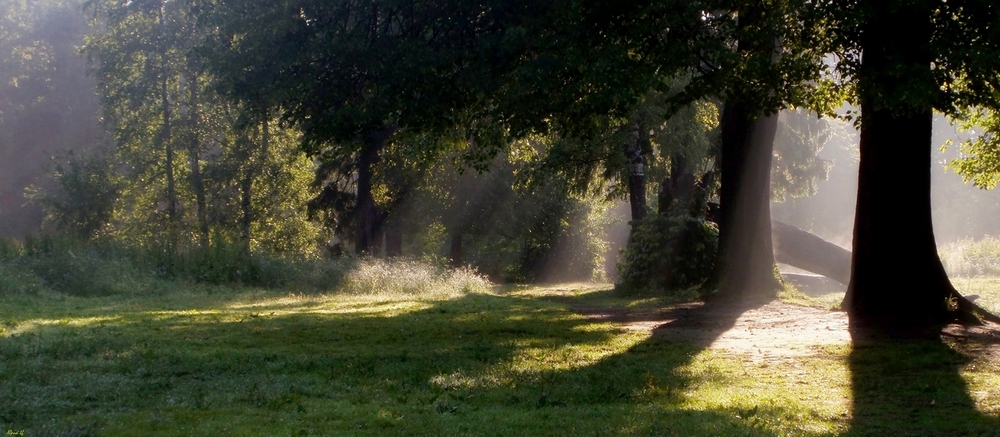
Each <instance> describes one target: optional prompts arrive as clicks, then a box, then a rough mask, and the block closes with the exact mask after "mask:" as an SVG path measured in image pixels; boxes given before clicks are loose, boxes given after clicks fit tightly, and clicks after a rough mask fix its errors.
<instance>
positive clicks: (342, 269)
mask: <svg viewBox="0 0 1000 437" xmlns="http://www.w3.org/2000/svg"><path fill="white" fill-rule="evenodd" d="M199 284H200V285H205V286H222V287H235V288H243V287H258V288H264V289H280V290H283V291H285V292H296V293H347V294H355V295H382V296H385V295H397V294H404V295H426V296H454V295H459V294H462V293H467V292H488V291H489V290H491V287H492V284H491V283H490V282H489V281H488V280H486V279H485V278H484V277H483V276H482V275H479V274H478V273H477V272H475V271H474V270H472V269H469V268H463V269H448V268H445V267H444V266H442V265H441V264H440V263H436V262H433V261H425V260H419V259H407V258H397V259H392V260H383V259H373V258H352V257H343V258H337V259H327V258H319V257H313V258H306V257H301V258H294V257H275V256H268V255H266V254H253V255H247V254H246V253H245V252H244V251H242V250H241V249H240V248H238V247H234V246H226V245H219V246H215V247H212V248H210V249H209V250H206V251H191V252H187V253H181V254H174V255H168V254H167V253H165V252H164V251H162V250H155V249H130V248H125V247H121V246H114V245H101V244H93V243H86V244H85V243H79V242H76V241H73V240H72V239H68V238H63V237H49V236H46V237H36V238H28V239H26V240H25V242H24V243H19V242H16V241H12V240H2V241H0V295H38V294H40V293H60V294H65V295H71V296H80V297H94V296H115V295H148V294H162V293H165V292H168V291H169V290H171V289H173V288H176V287H187V286H193V285H199Z"/></svg>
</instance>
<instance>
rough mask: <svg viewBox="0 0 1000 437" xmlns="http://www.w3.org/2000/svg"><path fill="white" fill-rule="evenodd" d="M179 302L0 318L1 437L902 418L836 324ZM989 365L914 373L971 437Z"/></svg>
mask: <svg viewBox="0 0 1000 437" xmlns="http://www.w3.org/2000/svg"><path fill="white" fill-rule="evenodd" d="M130 299H131V298H130ZM187 299H189V305H187V306H184V305H183V304H182V302H181V301H182V300H183V299H182V298H178V297H162V298H149V299H148V300H141V299H140V300H134V299H132V300H129V301H128V302H118V304H117V305H116V302H114V301H112V300H111V298H92V300H91V301H89V302H93V303H94V304H96V305H95V306H94V307H90V308H88V307H87V305H85V304H84V303H86V302H87V301H78V300H70V301H59V303H58V304H54V303H52V302H48V303H46V301H45V300H44V299H41V300H39V301H36V302H35V303H34V304H32V305H21V306H19V307H17V308H15V309H11V307H9V306H5V307H0V308H2V309H0V312H4V311H6V312H8V313H14V312H20V313H22V314H21V316H22V318H21V319H20V320H21V322H16V323H13V322H12V323H8V324H6V325H5V327H6V329H8V330H9V329H18V328H19V327H20V326H22V325H23V326H25V327H26V328H24V330H23V331H19V332H17V333H16V334H9V335H7V336H5V337H0V375H2V376H3V379H2V381H4V382H2V383H0V404H2V405H4V406H5V409H4V410H3V411H0V422H2V423H0V425H4V426H8V427H13V428H12V429H15V428H16V429H20V428H26V429H31V430H34V431H35V432H36V433H38V434H72V433H75V435H81V434H82V435H87V434H111V435H117V434H142V435H175V434H169V433H168V431H170V432H174V431H176V430H185V434H187V435H226V434H228V435H233V434H240V435H245V434H281V435H285V434H296V433H298V434H304V435H329V434H331V433H334V434H340V433H362V434H399V433H415V434H436V435H454V434H501V435H515V434H518V433H519V432H522V431H523V430H524V429H532V430H536V431H537V432H539V433H545V434H573V435H576V434H591V433H597V434H611V435H622V434H628V435H632V434H652V435H830V434H841V433H852V432H853V433H855V434H866V433H870V431H875V430H879V429H883V428H882V427H886V426H893V425H892V424H893V420H906V417H905V416H901V417H900V418H898V419H896V418H893V417H891V416H892V415H891V414H888V413H885V412H882V411H880V410H877V405H878V402H876V401H878V400H879V396H882V395H881V394H879V393H880V392H879V391H878V390H882V388H881V387H883V386H882V385H879V383H878V381H877V379H876V377H877V375H878V374H879V373H878V372H879V370H878V369H877V368H874V367H870V366H871V364H870V363H871V358H869V357H870V353H869V352H863V354H862V355H859V353H861V352H857V351H855V350H854V349H852V347H851V346H850V345H849V343H848V342H847V341H846V340H845V338H844V335H846V329H842V325H841V324H842V323H844V320H846V319H844V318H843V314H842V313H836V312H829V311H824V310H818V309H814V308H806V307H800V306H793V305H789V304H786V303H780V302H773V303H770V304H766V305H756V306H750V307H748V308H741V307H736V308H729V309H718V308H709V307H705V306H703V305H702V304H666V303H664V299H663V298H627V297H621V296H617V295H615V294H614V293H613V292H611V291H610V288H609V287H608V286H607V285H589V284H588V285H547V286H542V287H521V288H517V289H506V290H505V289H498V290H497V291H496V292H494V293H492V294H484V293H470V294H466V295H464V296H461V297H453V298H446V299H440V298H428V297H415V296H409V297H406V296H397V297H395V298H386V297H381V298H376V297H372V296H350V295H319V296H299V295H281V294H275V293H271V294H268V293H263V292H257V291H255V292H251V293H249V294H245V293H236V292H233V293H230V294H225V293H222V294H221V295H218V296H201V297H197V296H187ZM95 307H96V308H99V309H100V310H98V309H95ZM109 308H119V309H121V310H120V311H115V310H111V309H109ZM126 309H127V310H126ZM5 315H6V314H5ZM41 320H44V321H46V323H44V324H38V323H35V322H31V323H33V324H31V325H30V326H31V327H30V329H29V328H28V326H29V324H28V322H29V321H41ZM57 320H58V321H65V322H64V323H49V322H48V321H57ZM828 328H829V329H828ZM956 335H957V334H956ZM966 338H967V339H968V340H967V341H966V342H965V343H966V344H965V346H972V343H975V342H978V341H979V340H977V339H976V338H978V337H972V336H967V337H966ZM944 347H946V348H948V347H949V346H944ZM983 347H984V348H986V345H984V346H983ZM987 349H988V348H987ZM942 353H943V354H944V356H945V357H946V358H947V357H954V354H952V355H948V353H946V352H942ZM865 354H869V355H865ZM889 358H890V359H895V358H893V357H892V356H890V357H889ZM897 358H899V357H897ZM900 359H903V360H904V361H905V360H907V359H910V358H909V357H902V358H900ZM997 362H1000V361H998V360H989V359H980V358H973V359H969V360H967V359H964V358H962V359H957V358H956V359H952V358H948V360H945V364H944V367H940V366H939V367H937V369H938V370H934V372H944V373H931V374H928V375H929V376H928V377H929V378H932V379H931V380H933V378H935V377H936V376H935V375H939V376H945V377H946V378H945V379H942V380H941V381H945V382H947V384H945V385H946V386H947V387H950V388H948V389H947V390H946V392H947V393H951V394H950V395H948V396H951V397H950V398H944V397H942V398H935V399H938V400H937V402H938V403H937V404H936V407H935V408H944V409H945V411H944V412H943V413H942V414H948V413H949V411H956V412H958V413H959V414H962V415H963V417H968V418H969V420H970V421H971V422H972V423H973V424H974V425H970V426H971V428H968V429H972V430H978V429H984V428H982V427H983V426H987V425H992V424H994V422H995V417H996V416H997V414H998V412H997V405H996V402H995V401H993V400H992V399H995V398H996V397H997V394H998V393H1000V378H998V377H997V375H1000V372H998V369H997ZM949 366H950V367H949ZM912 369H920V367H919V366H918V367H912ZM948 369H951V370H950V371H949V370H948ZM921 372H922V370H921ZM948 372H950V373H948ZM859 378H860V379H859ZM959 382H961V383H959ZM914 387H916V388H915V390H916V391H918V392H919V391H920V390H923V389H921V388H920V387H921V386H919V385H917V386H914ZM935 390H938V389H936V388H935ZM942 390H944V389H942ZM858 396H861V398H858ZM907 399H910V398H909V397H908V398H907ZM942 399H944V400H947V399H957V401H954V402H951V401H949V402H951V403H948V404H942V403H941V402H943V401H942ZM906 402H909V401H900V403H899V405H898V406H894V407H892V408H900V409H905V408H906V405H908V404H907V403H906ZM949 409H950V410H949ZM891 411H896V410H891ZM900 411H902V410H900ZM859 413H860V414H861V416H858V414H859ZM875 419H877V420H875ZM942 426H943V428H942ZM938 429H944V430H949V429H958V428H948V427H947V425H939V428H938ZM962 429H965V428H962Z"/></svg>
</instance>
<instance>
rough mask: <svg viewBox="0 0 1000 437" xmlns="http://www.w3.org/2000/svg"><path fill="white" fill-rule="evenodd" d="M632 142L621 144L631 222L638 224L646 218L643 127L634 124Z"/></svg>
mask: <svg viewBox="0 0 1000 437" xmlns="http://www.w3.org/2000/svg"><path fill="white" fill-rule="evenodd" d="M632 129H633V132H632V141H628V142H626V143H625V144H623V147H622V149H623V151H624V153H625V159H626V161H627V162H628V200H629V205H630V206H631V207H632V221H633V222H640V221H642V220H643V219H644V218H646V208H647V206H646V156H645V154H644V153H643V147H642V136H643V135H644V132H642V129H643V126H642V125H641V124H640V123H636V124H635V125H634V126H633V127H632Z"/></svg>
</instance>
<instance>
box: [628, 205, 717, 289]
mask: <svg viewBox="0 0 1000 437" xmlns="http://www.w3.org/2000/svg"><path fill="white" fill-rule="evenodd" d="M718 244H719V231H718V229H717V228H716V226H715V224H714V223H711V222H707V221H705V220H703V219H697V218H691V217H687V216H683V215H674V216H665V215H655V216H650V217H647V218H646V219H645V220H643V221H642V222H640V223H638V225H637V226H635V227H634V228H633V230H632V234H631V235H630V236H629V242H628V246H627V247H626V248H625V253H624V256H623V260H622V264H621V265H620V266H619V268H618V272H619V273H618V275H619V289H621V290H623V291H624V292H626V293H663V292H667V293H676V292H684V291H686V290H688V289H690V288H692V287H698V286H701V285H702V284H703V283H704V282H705V281H706V280H707V279H709V276H710V275H711V274H712V271H713V267H714V264H715V258H716V255H717V251H718Z"/></svg>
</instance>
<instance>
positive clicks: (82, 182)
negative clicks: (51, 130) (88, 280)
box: [28, 151, 121, 240]
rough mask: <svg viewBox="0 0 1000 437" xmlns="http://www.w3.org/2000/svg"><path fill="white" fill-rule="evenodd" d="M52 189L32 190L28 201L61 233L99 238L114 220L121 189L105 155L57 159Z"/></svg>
mask: <svg viewBox="0 0 1000 437" xmlns="http://www.w3.org/2000/svg"><path fill="white" fill-rule="evenodd" d="M51 179H52V182H53V184H52V185H53V188H49V189H40V188H36V187H32V188H31V189H30V190H29V194H28V198H29V199H31V201H32V202H34V203H36V204H39V205H41V206H42V207H43V208H44V209H45V211H46V214H47V217H46V219H47V220H48V221H49V222H50V223H52V224H53V225H54V226H55V228H56V229H57V230H59V231H60V232H64V233H67V234H69V235H72V236H73V237H74V238H78V239H81V240H88V239H91V238H95V237H98V236H100V234H101V233H102V232H101V231H102V230H105V226H107V225H108V224H109V223H110V222H111V219H112V217H113V211H114V204H115V202H116V201H117V198H118V193H119V191H120V190H121V188H120V185H121V180H120V178H119V175H117V174H115V172H114V170H113V165H112V163H111V162H110V161H109V156H107V155H106V154H100V153H98V154H91V155H84V156H77V155H76V154H74V153H73V152H72V151H69V152H66V153H65V154H62V155H60V156H59V158H58V159H57V160H56V161H55V171H54V173H53V174H52V175H51Z"/></svg>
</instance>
